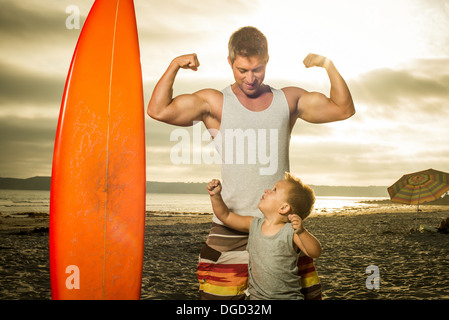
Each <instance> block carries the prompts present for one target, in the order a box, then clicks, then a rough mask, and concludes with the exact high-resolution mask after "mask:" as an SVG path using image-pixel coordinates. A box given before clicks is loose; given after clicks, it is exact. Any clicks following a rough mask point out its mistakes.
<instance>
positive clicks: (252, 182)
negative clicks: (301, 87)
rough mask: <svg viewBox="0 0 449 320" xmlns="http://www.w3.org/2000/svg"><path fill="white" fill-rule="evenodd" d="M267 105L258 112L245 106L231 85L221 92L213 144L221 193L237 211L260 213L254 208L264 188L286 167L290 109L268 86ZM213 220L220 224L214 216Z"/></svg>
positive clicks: (228, 204) (287, 163)
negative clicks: (219, 161)
mask: <svg viewBox="0 0 449 320" xmlns="http://www.w3.org/2000/svg"><path fill="white" fill-rule="evenodd" d="M271 92H273V101H272V103H271V105H270V106H269V107H268V108H267V109H265V110H263V111H259V112H254V111H250V110H248V109H247V108H245V107H244V106H243V105H242V104H241V103H240V101H239V100H238V99H237V97H236V96H235V94H234V92H233V91H232V88H231V87H230V86H229V87H227V88H225V89H224V90H223V91H222V93H223V111H222V117H221V124H220V130H219V134H218V135H217V136H216V138H215V145H216V148H217V150H218V152H219V154H220V156H221V159H222V168H221V178H222V181H223V183H222V186H223V189H222V197H223V200H224V201H225V203H226V204H227V206H228V207H229V209H230V210H231V211H233V212H235V213H237V214H240V215H245V216H248V215H251V216H258V217H263V215H262V213H261V212H260V211H259V209H258V208H257V205H258V204H259V202H260V198H261V197H262V195H263V192H264V190H266V189H271V188H272V187H273V185H274V184H275V183H276V182H277V181H279V180H281V179H283V177H284V173H285V172H286V171H289V170H290V169H289V145H290V112H289V108H288V103H287V99H286V97H285V95H284V92H283V91H282V90H277V89H273V88H271ZM213 221H214V222H216V223H219V224H222V223H221V221H220V220H219V219H218V218H217V217H215V215H214V218H213Z"/></svg>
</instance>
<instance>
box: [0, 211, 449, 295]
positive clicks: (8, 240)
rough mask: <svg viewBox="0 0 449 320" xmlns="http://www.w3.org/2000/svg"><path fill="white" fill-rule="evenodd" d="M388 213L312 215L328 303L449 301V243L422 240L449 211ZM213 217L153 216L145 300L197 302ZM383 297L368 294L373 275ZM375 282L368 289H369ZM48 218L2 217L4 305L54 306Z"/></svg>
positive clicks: (433, 236)
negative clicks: (199, 268)
mask: <svg viewBox="0 0 449 320" xmlns="http://www.w3.org/2000/svg"><path fill="white" fill-rule="evenodd" d="M421 209H422V212H420V213H419V214H417V213H416V207H413V206H402V205H387V204H386V205H382V204H380V205H379V206H377V207H375V208H368V209H361V208H345V209H344V210H341V211H339V212H334V213H327V214H314V215H312V216H311V217H309V218H308V219H307V220H306V221H305V225H306V228H307V229H308V230H309V231H310V232H312V233H313V234H314V235H315V236H316V237H317V238H318V239H319V240H320V241H321V244H322V246H323V254H322V256H321V257H320V258H318V259H316V266H317V269H318V273H319V275H320V278H321V283H322V286H323V298H324V299H329V300H371V299H383V300H399V299H407V300H422V299H449V235H448V234H440V233H433V232H426V231H425V232H420V231H418V228H419V226H420V225H429V226H434V227H437V226H438V224H439V223H440V221H441V220H442V219H443V218H447V217H449V207H448V206H430V205H429V206H425V205H423V206H421ZM210 222H211V216H210V215H188V214H186V215H179V214H167V215H166V216H159V215H155V214H153V213H147V217H146V226H145V230H146V239H145V256H144V266H143V267H144V269H143V280H142V297H141V298H142V299H163V300H170V299H181V300H196V299H198V285H197V279H196V265H197V262H198V254H199V252H200V249H201V247H202V245H203V243H204V241H205V240H206V237H207V234H208V232H209V227H210ZM371 265H374V266H376V267H377V268H378V271H379V278H380V283H379V289H369V288H367V283H366V282H367V278H368V277H370V275H371V272H369V273H367V272H366V270H367V267H368V266H371ZM371 283H372V282H370V281H369V284H371ZM50 298H51V293H50V273H49V262H48V216H46V215H39V214H24V215H21V216H15V217H7V216H5V215H0V299H3V300H5V299H6V300H18V299H19V300H21V299H44V300H46V299H50Z"/></svg>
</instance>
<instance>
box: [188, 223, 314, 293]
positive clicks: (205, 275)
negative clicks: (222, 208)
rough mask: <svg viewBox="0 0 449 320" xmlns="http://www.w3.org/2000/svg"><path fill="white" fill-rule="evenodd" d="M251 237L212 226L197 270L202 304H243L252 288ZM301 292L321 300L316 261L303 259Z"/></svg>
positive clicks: (300, 264)
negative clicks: (242, 301)
mask: <svg viewBox="0 0 449 320" xmlns="http://www.w3.org/2000/svg"><path fill="white" fill-rule="evenodd" d="M247 243H248V234H247V233H243V232H239V231H235V230H233V229H231V228H228V227H226V226H224V225H220V224H217V223H212V227H211V231H210V233H209V237H208V239H207V241H206V244H205V245H204V246H203V248H202V249H201V253H200V257H199V263H198V268H197V277H198V281H199V285H200V287H199V291H200V298H201V299H202V300H241V299H245V298H246V294H245V290H246V289H247V285H248V261H249V256H248V251H246V245H247ZM298 267H299V271H298V274H299V275H300V276H301V286H302V289H301V292H302V293H303V295H304V298H305V299H306V300H321V283H320V279H319V277H318V273H317V271H316V268H315V264H314V262H313V259H312V258H309V257H307V256H300V257H299V260H298Z"/></svg>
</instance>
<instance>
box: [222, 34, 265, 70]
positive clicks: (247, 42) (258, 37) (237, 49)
mask: <svg viewBox="0 0 449 320" xmlns="http://www.w3.org/2000/svg"><path fill="white" fill-rule="evenodd" d="M228 49H229V59H230V60H231V63H234V61H235V59H236V57H237V56H238V55H239V56H242V57H253V56H259V57H262V58H264V59H265V60H266V61H268V41H267V38H266V37H265V36H264V34H263V33H262V32H260V31H259V30H258V29H257V28H254V27H243V28H240V29H239V30H237V31H235V32H234V33H233V34H232V35H231V38H230V39H229V43H228Z"/></svg>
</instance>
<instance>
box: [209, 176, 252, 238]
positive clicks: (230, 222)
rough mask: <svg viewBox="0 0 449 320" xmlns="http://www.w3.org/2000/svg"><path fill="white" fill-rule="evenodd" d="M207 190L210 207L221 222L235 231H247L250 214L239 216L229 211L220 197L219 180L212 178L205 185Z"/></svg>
mask: <svg viewBox="0 0 449 320" xmlns="http://www.w3.org/2000/svg"><path fill="white" fill-rule="evenodd" d="M207 191H208V192H209V195H210V201H211V203H212V209H213V210H214V213H215V215H216V216H217V218H218V219H220V221H221V222H223V223H224V224H225V225H226V226H228V227H229V228H232V229H234V230H237V231H242V232H247V233H248V232H249V228H250V226H251V222H252V221H253V217H252V216H241V215H238V214H236V213H234V212H231V211H229V208H228V206H227V205H226V204H225V203H224V201H223V198H222V197H221V183H220V181H219V180H216V179H214V180H212V181H211V182H209V184H208V185H207Z"/></svg>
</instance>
